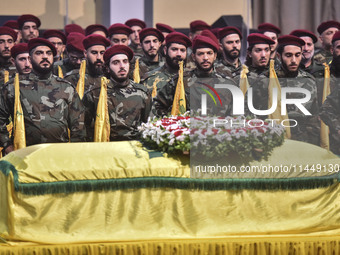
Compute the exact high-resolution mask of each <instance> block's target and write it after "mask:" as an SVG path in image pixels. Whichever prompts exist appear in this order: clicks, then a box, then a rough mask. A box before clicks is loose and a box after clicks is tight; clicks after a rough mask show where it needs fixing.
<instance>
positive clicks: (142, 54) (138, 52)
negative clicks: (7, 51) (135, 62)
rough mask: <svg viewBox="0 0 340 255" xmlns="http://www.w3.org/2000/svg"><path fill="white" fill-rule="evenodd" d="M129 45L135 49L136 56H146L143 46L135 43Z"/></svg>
mask: <svg viewBox="0 0 340 255" xmlns="http://www.w3.org/2000/svg"><path fill="white" fill-rule="evenodd" d="M129 47H130V49H131V50H132V51H133V53H134V55H135V56H136V57H139V58H141V57H143V56H144V52H143V49H142V48H138V47H137V45H134V44H130V45H129Z"/></svg>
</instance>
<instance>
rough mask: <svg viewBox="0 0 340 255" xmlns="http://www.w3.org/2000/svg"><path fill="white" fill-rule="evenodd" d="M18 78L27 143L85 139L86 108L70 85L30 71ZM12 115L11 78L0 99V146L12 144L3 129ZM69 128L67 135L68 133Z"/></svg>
mask: <svg viewBox="0 0 340 255" xmlns="http://www.w3.org/2000/svg"><path fill="white" fill-rule="evenodd" d="M26 78H27V79H26V80H20V101H21V106H22V110H23V114H24V122H25V131H26V145H27V146H29V145H33V144H40V143H59V142H68V141H69V140H71V142H81V141H84V137H85V130H84V111H85V108H84V106H83V104H82V102H81V101H80V98H79V96H78V94H77V92H76V91H75V89H74V88H73V86H72V85H71V84H69V83H68V82H66V81H64V80H63V79H61V78H59V77H57V76H55V75H52V74H48V75H46V76H45V77H44V78H41V77H38V76H37V75H36V74H35V73H33V72H32V73H30V74H29V75H28V77H27V76H26ZM13 114H14V84H13V79H11V80H10V81H9V82H8V83H7V84H6V85H5V86H4V87H3V89H2V93H1V98H0V146H2V147H7V146H9V145H11V144H12V138H9V134H8V131H7V128H6V125H7V124H8V121H9V118H10V117H12V119H13ZM68 129H69V130H70V136H71V137H70V138H69V135H68Z"/></svg>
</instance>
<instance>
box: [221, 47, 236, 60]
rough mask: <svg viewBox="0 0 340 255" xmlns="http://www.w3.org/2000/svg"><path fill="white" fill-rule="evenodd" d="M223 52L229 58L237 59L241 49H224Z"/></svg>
mask: <svg viewBox="0 0 340 255" xmlns="http://www.w3.org/2000/svg"><path fill="white" fill-rule="evenodd" d="M223 52H224V54H225V56H226V57H227V59H232V60H235V59H237V58H238V57H239V56H240V50H239V49H236V48H233V49H232V50H226V49H223Z"/></svg>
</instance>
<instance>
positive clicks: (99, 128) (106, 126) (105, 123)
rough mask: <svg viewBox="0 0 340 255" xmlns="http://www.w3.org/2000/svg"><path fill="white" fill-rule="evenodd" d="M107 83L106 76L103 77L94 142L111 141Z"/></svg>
mask: <svg viewBox="0 0 340 255" xmlns="http://www.w3.org/2000/svg"><path fill="white" fill-rule="evenodd" d="M107 84H108V80H107V79H106V78H105V77H102V78H101V89H100V95H99V100H98V105H97V115H96V121H95V124H94V142H109V141H110V119H109V111H108V107H107Z"/></svg>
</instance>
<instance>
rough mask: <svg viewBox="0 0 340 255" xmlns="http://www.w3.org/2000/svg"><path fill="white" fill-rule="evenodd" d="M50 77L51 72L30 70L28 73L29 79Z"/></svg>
mask: <svg viewBox="0 0 340 255" xmlns="http://www.w3.org/2000/svg"><path fill="white" fill-rule="evenodd" d="M51 78H52V72H49V73H48V74H39V73H36V72H35V71H34V70H32V72H31V73H30V75H29V79H30V80H37V81H38V80H39V81H41V80H46V81H47V80H50V79H51Z"/></svg>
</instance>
